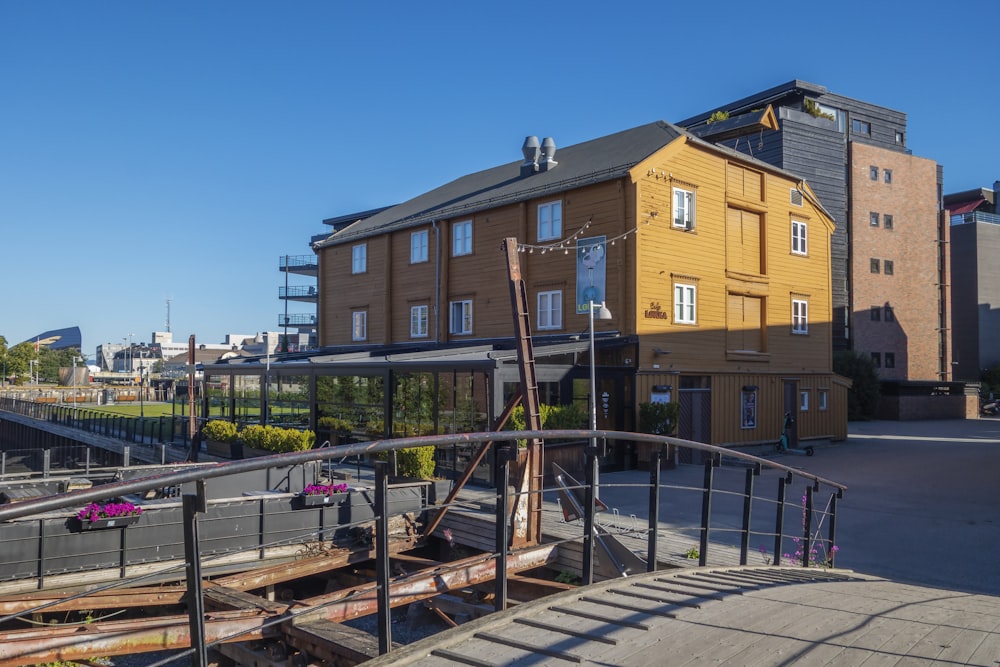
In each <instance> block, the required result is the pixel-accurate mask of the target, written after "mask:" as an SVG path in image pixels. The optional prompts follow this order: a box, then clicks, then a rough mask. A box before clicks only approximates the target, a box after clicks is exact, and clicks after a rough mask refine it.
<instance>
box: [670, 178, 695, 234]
mask: <svg viewBox="0 0 1000 667" xmlns="http://www.w3.org/2000/svg"><path fill="white" fill-rule="evenodd" d="M674 227H677V228H680V229H689V230H690V229H694V193H693V192H691V191H690V190H683V189H681V188H674Z"/></svg>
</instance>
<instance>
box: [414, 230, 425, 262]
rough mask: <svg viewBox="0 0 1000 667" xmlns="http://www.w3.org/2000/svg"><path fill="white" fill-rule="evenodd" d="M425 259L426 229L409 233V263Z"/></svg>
mask: <svg viewBox="0 0 1000 667" xmlns="http://www.w3.org/2000/svg"><path fill="white" fill-rule="evenodd" d="M426 261H427V230H426V229H424V230H422V231H419V232H413V233H412V234H410V264H418V263H420V262H426Z"/></svg>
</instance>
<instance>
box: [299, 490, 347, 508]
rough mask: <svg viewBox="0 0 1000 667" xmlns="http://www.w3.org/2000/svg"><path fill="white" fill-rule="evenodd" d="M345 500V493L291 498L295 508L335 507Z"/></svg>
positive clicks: (301, 495)
mask: <svg viewBox="0 0 1000 667" xmlns="http://www.w3.org/2000/svg"><path fill="white" fill-rule="evenodd" d="M346 499H347V494H346V493H337V494H334V495H332V496H326V495H323V496H307V495H303V494H299V495H297V496H295V497H294V498H292V504H293V506H295V507H296V508H303V507H337V506H339V505H340V504H341V503H342V502H343V501H344V500H346Z"/></svg>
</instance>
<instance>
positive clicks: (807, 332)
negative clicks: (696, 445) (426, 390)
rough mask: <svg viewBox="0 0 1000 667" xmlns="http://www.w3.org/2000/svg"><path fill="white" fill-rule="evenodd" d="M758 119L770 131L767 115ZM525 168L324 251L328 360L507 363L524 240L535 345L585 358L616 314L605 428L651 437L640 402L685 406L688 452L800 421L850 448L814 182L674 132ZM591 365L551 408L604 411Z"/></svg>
mask: <svg viewBox="0 0 1000 667" xmlns="http://www.w3.org/2000/svg"><path fill="white" fill-rule="evenodd" d="M755 120H756V122H757V123H758V124H759V127H760V129H761V130H766V128H767V127H773V123H774V118H773V113H772V112H771V111H770V109H765V110H764V111H762V112H760V113H759V114H757V115H755ZM522 156H523V157H522V159H520V160H517V161H513V162H510V163H508V164H504V165H501V166H498V167H493V168H490V169H486V170H484V171H480V172H477V173H473V174H469V175H466V176H463V177H461V178H458V179H456V180H455V181H453V182H451V183H448V184H446V185H444V186H442V187H440V188H437V189H435V190H431V191H429V192H427V193H424V194H422V195H420V196H418V197H415V198H414V199H412V200H410V201H407V202H404V203H402V204H400V205H397V206H393V207H389V208H387V209H384V210H381V211H379V212H378V213H376V214H374V215H372V216H370V217H367V218H363V219H359V220H358V221H357V222H354V223H353V224H350V225H348V226H347V227H345V228H343V229H341V230H339V231H337V232H335V233H334V234H332V235H331V236H330V237H329V238H327V239H325V240H323V241H321V242H318V243H316V244H315V246H314V249H315V251H316V253H317V255H318V258H319V309H318V313H319V315H318V324H319V342H320V346H321V347H322V348H323V349H324V350H326V351H328V352H339V353H350V352H352V351H355V352H357V351H363V350H371V349H376V348H378V349H389V350H391V349H394V348H397V349H405V350H417V349H423V350H428V351H437V352H439V353H441V355H448V354H457V353H458V351H459V350H461V349H469V348H472V347H476V346H480V347H481V346H488V345H496V346H500V347H502V346H503V343H504V341H509V340H510V338H511V337H512V336H513V333H514V324H513V322H514V320H513V317H512V309H511V303H510V297H509V284H508V279H507V276H508V273H507V261H506V256H505V253H504V252H503V250H502V248H501V246H502V242H503V241H504V239H507V238H515V239H516V240H517V242H518V245H519V249H520V250H521V252H520V254H519V255H518V257H519V261H520V271H521V275H522V277H523V279H524V284H525V287H526V290H527V294H528V302H529V304H530V307H531V309H532V310H531V313H530V321H531V328H532V338H533V341H534V343H535V345H536V346H538V347H544V346H545V345H547V344H553V345H554V344H559V343H566V344H567V345H570V346H572V344H573V343H577V344H579V343H580V342H581V341H586V340H587V335H588V326H589V325H588V322H589V317H588V310H589V309H590V308H591V305H590V303H591V301H593V302H596V303H597V304H600V303H601V302H603V303H604V304H605V305H606V307H607V308H608V309H609V310H610V311H611V313H612V319H610V320H607V321H603V320H598V321H597V325H596V328H595V329H596V331H597V332H598V336H597V355H596V367H597V376H598V391H597V394H598V408H599V409H598V426H599V428H607V429H621V430H635V428H636V424H637V422H636V419H637V414H638V409H639V405H640V404H641V403H643V402H647V401H649V402H656V401H672V402H678V403H679V404H680V408H681V413H680V420H679V430H678V434H679V435H680V436H681V437H685V438H688V439H692V440H697V441H702V442H710V443H714V444H724V445H731V446H736V445H746V444H752V443H766V442H775V441H776V440H777V439H778V437H779V436H780V434H781V432H782V427H783V416H784V415H785V414H786V413H791V414H792V415H793V416H794V418H795V424H794V427H793V428H794V429H795V430H796V431H797V434H796V435H797V437H798V438H800V439H809V438H829V439H835V440H836V439H843V438H845V437H846V432H847V409H846V404H847V400H846V397H847V381H846V380H845V379H843V378H840V377H839V376H836V375H835V374H834V373H833V372H832V369H831V364H832V359H831V355H832V352H831V329H830V322H831V296H830V239H831V233H832V231H833V222H832V220H831V218H830V216H829V215H828V214H827V213H826V212H825V211H824V209H823V207H822V206H821V205H820V203H819V202H818V201H817V200H816V198H815V196H814V195H813V193H812V191H811V190H810V188H809V186H808V184H807V183H805V182H804V181H803V180H802V179H801V178H799V177H798V176H796V175H794V174H791V173H788V172H785V171H783V170H780V169H777V168H775V167H773V166H771V165H769V164H766V163H763V162H760V161H757V160H753V159H750V158H747V157H746V156H745V155H743V154H741V153H738V152H736V151H732V150H729V149H727V148H724V147H722V146H719V145H717V144H712V143H710V142H708V141H705V140H702V139H699V138H698V137H696V136H694V135H693V134H690V133H688V132H686V131H684V130H682V129H680V128H678V127H676V126H673V125H671V124H669V123H665V122H655V123H650V124H648V125H643V126H640V127H636V128H633V129H630V130H626V131H624V132H619V133H617V134H612V135H609V136H605V137H600V138H598V139H594V140H592V141H587V142H584V143H580V144H576V145H573V146H568V147H565V148H559V149H558V151H557V150H556V147H555V144H554V142H553V141H552V140H551V139H545V140H544V141H541V142H539V141H538V140H537V139H536V138H535V137H529V138H528V139H526V140H525V143H524V146H522ZM574 349H576V348H574ZM442 358H443V356H442ZM539 363H540V367H543V366H545V364H546V363H547V362H546V359H545V358H541V359H540V360H539ZM589 367H590V358H589V353H588V351H587V350H586V349H584V350H583V351H582V352H578V353H575V354H574V356H573V358H572V363H570V364H569V365H565V364H564V365H559V366H558V368H556V369H548V370H547V371H543V372H542V374H541V375H542V376H544V377H543V379H544V381H545V382H546V387H545V393H544V395H543V397H542V400H543V402H553V401H560V402H569V401H571V400H577V401H586V400H588V394H589V385H588V383H587V378H588V377H589ZM555 378H558V379H555ZM620 456H621V457H622V460H620V461H619V463H620V464H622V465H625V466H628V465H630V464H637V463H641V462H642V459H643V458H644V454H642V453H641V452H640V453H635V452H631V453H622V454H621V455H620ZM626 457H631V460H627V458H626Z"/></svg>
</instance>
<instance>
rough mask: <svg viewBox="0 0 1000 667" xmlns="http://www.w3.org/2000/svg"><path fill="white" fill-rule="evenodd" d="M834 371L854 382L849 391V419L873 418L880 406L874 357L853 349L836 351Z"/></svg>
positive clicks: (863, 419) (864, 419) (862, 419)
mask: <svg viewBox="0 0 1000 667" xmlns="http://www.w3.org/2000/svg"><path fill="white" fill-rule="evenodd" d="M833 372H834V373H839V374H840V375H843V376H844V377H847V378H850V379H851V382H852V385H851V388H850V389H849V390H848V392H847V419H848V420H851V421H867V420H869V419H873V418H874V417H875V411H876V409H877V408H878V399H879V379H878V370H877V369H876V368H875V362H874V361H872V358H871V357H870V356H868V355H866V354H861V353H859V352H855V351H853V350H845V351H841V352H836V353H835V354H834V355H833Z"/></svg>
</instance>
